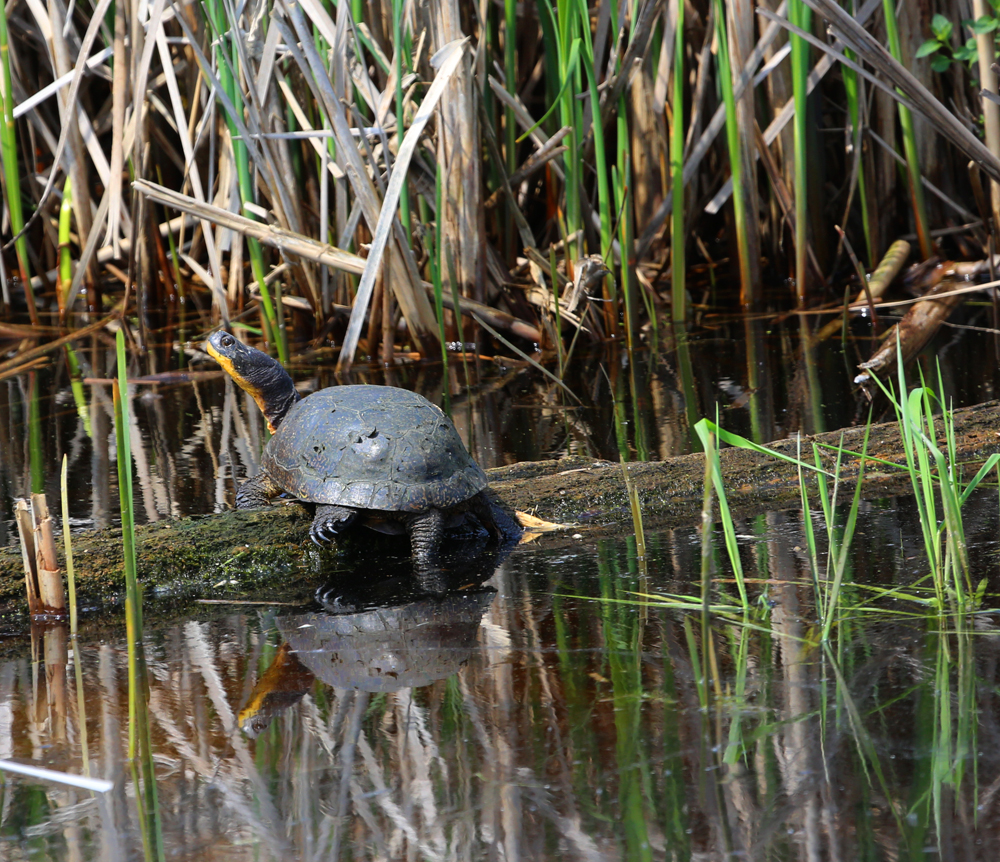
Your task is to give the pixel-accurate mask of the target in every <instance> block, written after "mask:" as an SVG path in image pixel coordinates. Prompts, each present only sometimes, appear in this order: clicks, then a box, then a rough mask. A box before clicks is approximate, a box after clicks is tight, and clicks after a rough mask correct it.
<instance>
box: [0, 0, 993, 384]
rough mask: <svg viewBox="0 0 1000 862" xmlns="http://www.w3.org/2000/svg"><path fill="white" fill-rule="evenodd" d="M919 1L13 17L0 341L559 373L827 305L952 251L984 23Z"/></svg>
mask: <svg viewBox="0 0 1000 862" xmlns="http://www.w3.org/2000/svg"><path fill="white" fill-rule="evenodd" d="M941 5H942V6H943V7H946V8H942V9H941V10H940V11H941V12H942V13H943V17H942V16H940V15H939V16H938V17H937V18H935V19H933V20H932V18H931V11H932V10H931V8H930V6H929V5H927V4H924V3H907V4H901V8H900V9H899V10H898V13H897V14H895V15H893V14H889V16H888V17H886V13H887V12H889V13H891V12H892V11H893V9H892V7H893V2H892V0H884V2H882V0H868V2H866V3H864V4H863V5H859V6H858V7H857V8H853V4H850V3H849V4H848V6H849V7H851V8H849V11H845V10H844V9H842V8H841V7H840V6H838V5H836V3H834V2H833V0H787V2H785V3H782V4H781V5H780V6H777V5H776V8H775V9H774V10H773V11H772V10H770V9H768V8H766V4H762V7H758V8H755V7H754V6H753V5H752V4H751V3H749V2H747V0H730V2H723V0H698V2H694V3H691V4H687V5H685V4H681V3H679V2H676V0H637V2H633V3H623V4H614V3H607V2H599V3H594V4H592V5H588V4H587V2H585V0H558V2H556V3H555V5H553V4H552V3H550V2H547V0H546V2H542V0H539V2H537V3H522V4H516V3H514V2H510V0H507V2H504V3H499V2H497V3H485V2H482V3H477V4H472V3H459V2H457V0H377V2H359V0H353V2H351V3H348V2H346V0H341V2H340V3H339V4H333V3H323V2H320V0H306V2H302V3H293V2H288V0H277V2H275V3H273V4H266V3H262V2H250V3H245V4H240V5H238V6H237V5H235V4H234V3H232V2H230V0H206V2H205V3H203V4H201V3H187V4H183V3H172V4H167V3H164V2H159V0H158V2H154V3H153V4H151V5H144V4H138V3H134V4H131V5H129V4H126V3H124V2H120V3H117V4H112V3H111V2H110V0H98V2H97V4H96V5H95V6H93V7H92V6H91V5H90V3H89V2H86V0H85V2H84V3H79V4H77V3H74V4H71V5H70V7H69V8H66V7H65V6H64V5H63V4H62V2H61V0H51V2H49V3H48V5H47V6H44V7H43V5H42V4H40V3H37V2H14V3H12V4H10V5H9V6H8V8H7V12H6V21H5V23H4V25H3V27H0V49H2V52H3V53H2V56H3V60H4V68H3V80H4V82H5V88H4V89H5V93H6V94H7V97H5V98H4V113H5V117H6V124H5V126H4V129H3V130H4V133H5V134H4V137H3V141H2V143H3V149H2V155H3V162H4V191H5V201H6V203H7V208H6V210H5V217H4V221H3V230H4V233H3V236H4V238H5V240H6V241H7V246H6V248H7V254H6V255H5V256H4V257H3V259H2V261H0V263H2V265H3V266H4V271H3V273H2V275H3V292H2V305H0V321H5V322H0V337H11V338H14V339H18V340H22V339H37V338H39V337H41V338H52V337H53V336H55V335H60V334H61V333H60V332H59V331H58V330H57V329H55V328H54V327H55V326H57V325H69V326H71V327H76V329H75V332H74V333H71V334H70V336H69V338H72V337H74V336H79V334H80V333H82V332H83V331H84V330H83V328H82V327H84V326H85V325H87V324H90V325H95V324H100V323H101V322H102V321H104V320H105V319H106V318H107V316H109V315H110V316H112V317H114V318H121V319H123V320H125V321H126V323H127V324H128V327H129V330H130V333H131V335H132V340H133V343H134V344H137V345H139V346H140V347H141V346H146V345H149V344H151V343H164V342H167V343H174V342H177V341H180V342H184V341H186V340H188V339H196V338H200V337H201V336H202V335H203V334H204V333H205V332H206V331H207V330H209V329H210V328H212V327H213V326H216V325H218V324H219V323H221V324H223V325H229V326H241V327H245V328H246V329H247V330H249V332H250V334H251V335H253V334H254V333H256V332H259V333H260V334H261V335H262V337H263V340H264V341H265V342H266V343H267V345H268V346H269V349H271V350H272V352H275V353H276V354H277V355H278V356H279V357H281V358H282V359H286V358H287V357H288V355H289V350H290V345H291V349H293V350H294V349H297V348H299V347H301V346H302V345H303V344H304V343H306V342H307V341H311V342H312V343H313V344H316V345H318V344H330V345H332V346H333V347H334V348H335V349H336V350H337V351H339V356H340V366H339V367H340V368H341V369H342V370H345V369H346V368H348V367H349V366H350V364H351V363H352V362H353V361H355V359H357V358H362V357H364V356H368V357H371V358H380V359H382V360H383V361H387V362H388V361H390V360H391V359H392V358H393V356H394V353H398V352H400V351H405V352H409V353H411V354H414V355H419V356H422V357H428V358H435V357H438V356H440V357H442V359H443V360H444V361H445V362H447V360H448V350H447V349H446V348H447V347H448V346H450V347H451V349H452V350H455V349H456V348H457V349H458V350H465V349H471V348H470V347H469V346H474V347H475V349H477V350H480V351H481V350H483V349H487V350H492V349H499V350H501V351H502V352H505V353H508V354H509V353H510V352H511V351H512V350H514V349H516V348H517V345H520V348H521V349H527V350H529V351H530V350H532V349H541V350H542V351H543V355H545V356H547V357H550V358H552V359H553V361H554V362H555V363H556V364H558V367H559V369H560V370H561V369H562V368H563V367H564V365H565V361H566V359H567V357H568V355H569V354H571V353H572V351H573V349H574V348H575V347H576V346H577V345H578V344H580V343H583V342H587V341H603V340H606V339H609V338H620V339H622V340H624V341H626V342H627V343H628V344H629V345H632V344H633V343H636V342H637V341H638V340H639V339H640V338H643V339H655V338H656V336H657V332H658V330H659V329H661V328H662V324H663V323H664V322H665V321H668V320H670V319H671V318H672V319H673V320H674V321H688V320H690V319H691V318H692V315H693V314H695V313H700V312H701V310H703V309H704V308H705V307H706V305H714V306H715V307H719V306H725V305H727V304H728V305H730V306H732V305H734V304H735V303H737V302H738V301H741V302H742V303H743V304H744V305H750V304H754V303H758V302H760V301H761V300H762V299H763V298H765V293H764V286H765V285H769V284H770V285H778V286H779V287H778V289H777V291H776V292H775V293H773V294H771V295H770V296H768V297H767V298H768V299H769V300H770V301H772V302H774V303H776V304H777V305H779V306H783V307H794V306H795V305H799V306H804V305H817V304H820V303H822V302H826V301H829V300H834V301H837V300H839V298H840V288H839V287H837V288H836V289H835V290H831V289H830V288H829V286H830V285H832V284H839V283H841V282H842V281H843V280H844V279H845V278H853V277H855V273H856V272H857V269H858V268H857V267H856V266H853V265H852V263H851V258H852V257H853V258H855V259H860V261H861V264H862V265H863V266H864V267H865V268H869V269H870V268H872V267H874V265H875V263H877V261H878V259H879V258H880V257H881V255H882V253H883V252H884V251H885V250H886V249H887V248H888V247H889V245H890V244H891V243H892V242H893V241H894V240H895V239H897V238H898V237H899V236H900V235H901V234H906V233H910V232H912V233H914V235H915V239H916V240H917V242H916V243H915V247H916V248H918V249H919V253H920V256H921V258H922V259H926V258H929V257H931V256H932V255H934V254H936V253H939V252H941V251H942V249H941V248H940V246H936V245H935V243H936V242H937V243H943V244H944V249H943V251H944V252H945V253H946V254H947V255H948V256H949V257H953V258H954V257H983V256H984V254H985V252H986V251H987V250H988V249H989V248H990V245H991V243H992V239H991V237H992V231H993V228H992V222H993V220H994V217H995V215H997V214H1000V193H998V191H997V189H998V188H1000V186H997V185H993V192H992V197H991V192H990V188H989V185H990V178H991V177H992V178H993V179H994V180H1000V159H998V158H997V155H996V154H997V153H1000V116H998V111H1000V109H998V107H997V105H996V104H994V102H993V101H991V100H990V99H989V98H985V99H981V98H980V96H979V87H980V86H981V85H982V86H985V88H986V89H989V90H992V91H994V92H995V90H996V76H995V74H994V72H993V71H992V69H991V64H992V62H993V59H994V56H993V55H994V53H995V41H994V32H993V30H992V29H990V27H989V22H990V21H994V19H995V15H996V12H995V10H994V9H993V8H992V7H991V6H988V5H986V3H985V2H984V0H975V2H973V3H972V6H970V7H969V8H966V7H967V6H968V3H958V2H951V3H943V4H941ZM980 7H982V8H980ZM970 17H971V18H975V19H978V20H979V21H980V22H981V24H980V25H978V26H977V27H976V28H975V29H976V30H977V31H979V32H977V34H976V35H975V36H974V37H973V41H972V42H970V44H969V45H968V46H966V45H965V44H964V40H965V39H966V38H967V37H969V36H970V34H971V32H972V28H970V27H969V26H967V25H963V24H962V23H961V21H962V20H963V19H965V18H970ZM887 22H890V23H893V26H890V27H888V29H887V26H886V25H887ZM942 22H945V23H949V24H950V25H951V29H950V30H949V29H947V28H945V27H944V26H943V24H942ZM982 22H985V23H982ZM790 32H791V33H792V34H798V35H789V33H790ZM789 39H791V43H790V44H789ZM928 39H931V40H936V42H937V43H938V48H937V50H936V51H935V52H933V53H930V47H933V46H930V47H925V48H923V49H921V45H922V44H923V43H924V42H926V41H927V40H928ZM807 40H808V41H807ZM976 40H978V41H976ZM882 45H887V46H888V50H886V49H884V48H883V47H882ZM963 51H964V53H962V52H963ZM918 54H923V55H924V56H922V57H919V58H917V55H918ZM953 55H955V56H957V57H958V58H959V59H955V58H954V57H953ZM894 57H896V58H898V59H894ZM977 60H978V65H977V63H976V61H977ZM932 63H933V64H935V66H936V67H937V68H938V69H939V70H940V71H934V70H932V68H931V64H932ZM845 64H846V65H845ZM946 104H947V105H948V106H949V107H947V108H946V107H945V105H946ZM984 110H985V112H986V115H985V118H983V117H982V116H981V115H982V114H983V111H984ZM595 118H599V119H600V122H594V119H595ZM723 132H725V134H722V133H723ZM982 136H985V140H986V144H984V143H982V142H981V140H980V137H982ZM681 177H682V178H683V180H682V181H681ZM675 180H676V181H675ZM734 189H735V195H734V194H733V190H734ZM730 200H731V201H732V203H731V204H730V203H729V201H730ZM675 214H676V217H674V218H672V216H674V215H675ZM840 226H843V228H844V230H845V233H843V234H838V233H837V230H836V229H837V228H838V227H840ZM15 235H16V236H15ZM842 237H844V238H846V240H847V241H846V242H845V239H844V238H842ZM935 237H940V239H935ZM845 250H846V251H847V252H848V254H844V251H845ZM685 251H686V252H687V257H686V258H685ZM729 275H732V276H733V278H731V279H730V278H728V276H729ZM685 276H687V277H688V279H687V280H685ZM717 280H722V281H723V283H726V284H738V285H739V288H740V294H739V300H737V299H736V295H735V292H733V293H732V295H731V296H730V295H729V294H727V293H725V292H719V293H717V292H716V291H715V287H716V284H717ZM456 312H460V313H456ZM64 337H65V336H64ZM61 343H62V342H61V341H58V340H56V341H49V343H48V347H49V348H51V347H52V346H53V345H58V344H61ZM21 344H22V350H21V352H20V353H19V354H15V355H14V358H13V359H10V360H8V362H6V363H3V364H0V374H2V375H6V374H9V373H15V372H16V371H18V370H23V369H24V368H26V367H28V365H27V363H30V362H37V361H39V359H38V358H39V356H40V355H41V354H42V353H44V350H45V349H46V347H44V346H43V347H42V348H38V347H36V346H35V345H34V343H30V344H28V343H24V342H23V341H22V342H21ZM28 348H33V350H29V349H28Z"/></svg>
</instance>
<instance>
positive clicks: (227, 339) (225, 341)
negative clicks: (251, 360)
mask: <svg viewBox="0 0 1000 862" xmlns="http://www.w3.org/2000/svg"><path fill="white" fill-rule="evenodd" d="M220 343H221V344H222V346H223V347H232V346H233V345H234V344H235V343H236V339H235V338H233V336H231V335H223V336H222V339H221V340H220Z"/></svg>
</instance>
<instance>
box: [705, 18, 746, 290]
mask: <svg viewBox="0 0 1000 862" xmlns="http://www.w3.org/2000/svg"><path fill="white" fill-rule="evenodd" d="M713 3H714V4H715V35H716V42H717V49H718V53H717V54H716V63H717V65H718V72H719V89H721V90H722V100H723V102H724V104H725V106H726V144H727V149H728V152H729V168H730V172H731V174H732V178H733V222H734V227H735V229H736V246H737V253H738V255H739V261H738V264H739V273H740V286H741V296H742V298H743V302H744V303H747V302H748V301H749V300H750V297H751V294H752V290H753V285H752V276H751V261H750V252H749V248H748V246H747V236H748V229H747V219H748V218H749V217H751V216H753V217H756V216H755V214H751V213H748V212H747V202H746V198H745V197H744V194H743V192H744V189H743V161H742V155H741V153H740V135H741V134H743V133H744V131H745V130H741V129H740V127H739V120H738V118H737V116H736V95H735V92H734V90H733V74H732V66H731V62H730V58H729V36H728V33H727V28H726V7H725V3H723V0H713Z"/></svg>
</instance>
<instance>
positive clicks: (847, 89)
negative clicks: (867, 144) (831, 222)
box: [796, 0, 878, 266]
mask: <svg viewBox="0 0 1000 862" xmlns="http://www.w3.org/2000/svg"><path fill="white" fill-rule="evenodd" d="M800 2H801V0H800ZM796 38H797V37H796ZM844 54H845V55H846V56H847V57H848V58H849V59H851V60H854V61H855V62H857V60H858V58H857V55H856V54H855V53H854V52H853V51H852V50H850V49H849V48H848V49H845V51H844ZM840 74H841V76H842V77H843V79H844V93H845V95H846V97H847V115H848V117H849V118H850V120H851V130H852V141H853V147H854V151H855V158H856V159H857V161H858V199H859V203H860V204H861V226H862V229H863V231H864V234H865V248H866V249H867V255H868V261H867V262H868V265H869V266H874V265H875V261H876V260H877V259H878V253H877V251H876V249H875V242H874V237H873V236H872V225H871V215H870V214H869V212H868V187H867V185H866V181H865V160H864V158H863V152H864V149H863V142H862V128H861V122H862V113H861V99H862V94H863V92H864V91H863V90H862V88H861V81H860V79H859V77H858V73H857V72H855V71H854V70H853V69H851V68H849V67H847V66H844V65H841V67H840Z"/></svg>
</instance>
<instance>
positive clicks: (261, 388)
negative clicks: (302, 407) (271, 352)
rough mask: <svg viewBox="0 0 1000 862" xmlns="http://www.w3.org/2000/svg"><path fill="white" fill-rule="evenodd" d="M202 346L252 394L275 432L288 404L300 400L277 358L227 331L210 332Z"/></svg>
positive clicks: (287, 408)
mask: <svg viewBox="0 0 1000 862" xmlns="http://www.w3.org/2000/svg"><path fill="white" fill-rule="evenodd" d="M205 347H206V349H207V350H208V352H209V355H211V357H212V358H213V359H214V360H215V361H216V362H218V363H219V365H221V366H222V367H223V368H224V369H225V370H226V372H227V373H228V374H229V376H230V377H232V378H233V380H235V381H236V382H237V383H238V384H239V385H240V387H241V388H243V389H245V390H246V391H247V392H249V393H250V394H251V395H252V396H253V399H254V401H256V402H257V406H258V407H260V410H261V413H263V414H264V418H265V419H267V424H268V427H269V428H270V429H271V432H272V433H274V431H275V430H277V427H278V425H280V424H281V420H282V419H284V418H285V414H286V413H287V412H288V410H289V408H290V407H291V406H292V405H293V404H294V403H295V402H296V401H298V400H299V394H298V392H296V391H295V384H294V383H293V382H292V378H291V377H289V375H288V372H287V371H285V369H284V368H282V367H281V365H280V364H279V363H278V362H277V360H274V359H272V358H271V357H270V356H268V355H267V354H266V353H262V352H261V351H259V350H257V348H255V347H250V346H249V345H247V344H244V343H243V342H242V341H240V340H239V339H238V338H236V337H235V336H233V335H230V334H229V333H228V332H221V331H220V332H213V333H212V334H211V335H210V336H209V338H208V341H207V342H206V343H205Z"/></svg>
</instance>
